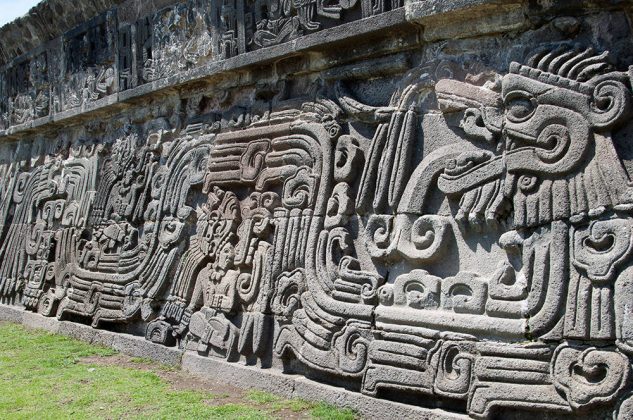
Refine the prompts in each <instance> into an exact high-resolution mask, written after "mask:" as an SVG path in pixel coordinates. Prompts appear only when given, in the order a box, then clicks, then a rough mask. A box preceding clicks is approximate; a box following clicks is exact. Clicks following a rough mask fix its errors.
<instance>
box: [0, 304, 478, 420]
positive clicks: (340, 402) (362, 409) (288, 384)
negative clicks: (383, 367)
mask: <svg viewBox="0 0 633 420" xmlns="http://www.w3.org/2000/svg"><path fill="white" fill-rule="evenodd" d="M0 321H5V322H13V323H16V324H22V325H24V326H26V327H28V328H33V329H41V330H45V331H49V332H52V333H55V334H61V335H64V336H68V337H72V338H75V339H78V340H82V341H85V342H88V343H92V344H97V345H102V346H106V347H111V348H113V349H115V350H117V351H119V352H121V353H123V354H126V355H128V356H133V357H143V358H148V359H152V360H154V361H157V362H159V363H163V364H166V365H170V366H178V367H180V368H181V369H182V370H183V371H185V372H188V373H191V374H192V375H194V376H200V377H206V378H209V377H220V378H222V379H223V380H224V381H226V383H227V384H230V385H233V386H237V387H240V388H246V389H260V390H264V391H269V392H273V393H275V394H278V395H280V396H282V397H284V398H301V399H304V400H307V401H323V402H326V403H329V404H332V405H335V406H338V407H348V408H351V409H353V410H355V411H356V412H358V413H359V414H360V415H362V416H363V417H364V418H367V419H385V418H395V419H400V418H408V419H447V420H449V419H450V420H453V419H467V418H468V417H467V416H465V415H460V414H454V413H449V412H446V411H443V410H440V409H428V408H422V407H416V406H410V405H406V404H401V403H397V402H393V401H388V400H382V399H378V398H372V397H369V396H366V395H363V394H360V393H356V392H352V391H347V390H345V389H343V388H339V387H335V386H331V385H325V384H321V383H318V382H314V381H312V380H310V379H307V378H305V377H303V376H299V375H290V374H284V373H281V372H279V371H275V370H274V369H260V368H257V367H252V366H245V365H242V364H239V363H229V362H226V361H224V360H220V359H215V358H211V357H202V356H199V355H198V354H195V353H193V352H190V351H187V352H183V351H181V350H178V349H175V348H170V347H165V346H161V345H159V344H155V343H152V342H150V341H147V340H145V339H144V338H143V337H137V336H134V335H130V334H121V333H114V332H110V331H105V330H98V329H94V328H92V327H90V326H88V325H82V324H76V323H73V322H68V321H58V320H57V319H55V318H47V317H44V316H42V315H39V314H35V313H32V312H26V311H24V310H23V309H21V308H16V307H11V306H7V305H2V304H0Z"/></svg>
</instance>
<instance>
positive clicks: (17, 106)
mask: <svg viewBox="0 0 633 420" xmlns="http://www.w3.org/2000/svg"><path fill="white" fill-rule="evenodd" d="M449 3H451V2H449V1H444V2H430V1H429V2H420V3H419V4H416V3H415V2H412V3H409V4H407V16H408V19H410V20H415V22H417V23H421V24H422V25H423V26H416V25H413V24H412V23H411V22H407V20H406V19H405V18H404V16H405V15H404V13H401V9H400V7H401V6H402V4H401V3H398V2H371V1H369V2H366V1H364V0H362V1H359V2H353V1H348V2H343V1H334V2H322V1H317V2H312V1H308V2H283V1H281V2H276V1H259V2H258V1H252V2H242V1H237V0H235V1H228V0H227V1H222V2H211V1H201V0H200V1H188V2H181V3H178V4H175V5H169V6H168V7H166V8H163V9H161V8H159V7H156V10H154V9H151V8H149V9H151V10H146V11H145V12H147V13H146V15H143V16H139V14H140V13H141V12H140V9H134V8H132V9H130V7H131V6H130V5H131V4H135V3H134V2H128V3H126V4H127V6H126V5H121V6H119V8H116V9H110V10H108V11H105V12H103V13H101V14H98V15H97V16H95V17H94V18H93V19H92V20H90V21H88V22H85V23H84V24H83V25H81V26H80V27H78V28H75V29H73V30H71V31H69V32H67V33H66V34H64V35H63V36H62V37H61V38H58V39H56V40H53V41H51V42H50V44H47V45H44V46H42V47H39V49H35V50H33V52H31V53H29V54H27V55H24V56H21V57H18V58H16V59H14V60H13V61H11V62H10V63H9V64H7V65H6V66H5V67H4V68H3V69H2V72H1V73H0V77H1V78H2V79H1V80H2V89H3V90H2V95H1V96H0V101H1V103H2V104H3V105H2V107H3V108H2V115H3V118H4V119H3V122H2V123H0V124H4V126H3V127H0V128H4V129H6V132H5V135H4V137H3V138H2V140H3V141H2V143H1V144H0V160H1V162H0V172H1V173H2V178H1V182H2V183H1V184H0V193H1V196H2V202H1V205H0V220H1V221H0V240H1V241H0V261H1V263H0V296H1V297H2V301H3V302H5V303H10V304H15V305H23V306H24V308H25V309H26V310H28V311H36V312H39V313H41V314H43V315H45V316H50V317H53V316H55V317H57V318H59V319H61V320H69V321H73V322H82V323H89V324H91V325H92V326H94V327H95V328H97V327H98V328H105V329H110V330H113V331H127V332H133V333H135V334H137V335H145V338H146V339H147V340H149V341H152V342H155V343H160V344H163V345H165V346H178V347H179V348H180V349H184V350H187V351H188V352H189V353H187V354H195V353H197V354H199V355H201V356H204V357H213V358H220V359H225V360H227V361H229V362H241V363H246V364H249V365H253V366H259V367H262V368H269V367H272V368H274V369H278V370H282V371H284V372H287V373H298V374H302V375H305V376H307V377H308V378H311V379H315V380H318V381H322V382H326V383H330V384H336V385H342V386H345V387H346V388H348V389H350V390H353V391H358V392H362V393H364V394H367V395H371V396H376V397H378V398H390V399H395V400H399V401H403V402H406V403H408V404H418V405H423V406H427V407H440V408H443V409H446V410H449V411H451V412H460V413H466V414H468V415H470V416H472V417H475V418H488V417H494V416H503V417H510V416H511V417H512V418H515V417H516V418H523V417H525V416H529V415H530V414H525V413H526V412H528V411H538V412H541V413H543V415H547V416H550V417H551V418H557V417H566V416H576V417H577V416H584V417H595V418H603V417H604V416H615V417H617V418H622V419H625V418H630V417H631V416H633V411H632V407H633V403H631V398H630V393H631V373H630V370H631V367H630V364H631V360H630V356H631V355H632V354H631V351H632V349H633V326H632V321H631V315H632V314H631V312H632V310H631V298H632V294H633V286H632V284H631V283H632V282H631V280H630V274H631V273H632V271H631V270H632V268H631V267H632V265H631V258H632V255H631V254H632V252H633V251H632V250H633V241H632V239H631V238H632V235H631V229H632V228H633V224H632V218H631V212H632V211H633V187H631V185H632V184H631V176H630V173H631V170H632V169H633V167H632V161H631V159H632V158H633V154H632V153H631V146H630V145H629V143H630V138H631V135H632V133H633V131H632V126H631V124H632V123H631V117H632V114H631V101H632V97H631V96H632V81H631V70H630V67H629V66H630V65H631V64H633V57H631V56H630V55H631V54H630V51H632V50H633V49H632V48H631V47H633V45H632V38H631V28H630V24H629V20H628V12H629V10H628V9H627V7H625V6H623V5H618V4H617V2H611V3H612V4H610V5H609V6H608V7H606V6H604V5H602V6H601V5H596V4H595V3H591V2H579V7H577V8H576V9H574V10H575V11H573V10H570V9H569V8H568V5H563V6H561V5H557V4H556V2H553V4H552V5H549V6H547V7H546V6H542V7H540V8H539V7H535V6H534V4H532V3H531V2H527V3H523V2H520V1H516V2H506V4H505V5H504V7H501V6H499V3H503V2H495V1H479V2H473V3H471V4H464V2H454V4H449ZM162 6H164V5H161V7H162ZM580 6H582V7H580ZM517 11H520V13H518V14H517ZM381 14H383V15H384V16H387V17H385V18H384V19H382V20H372V18H371V16H374V15H381ZM484 15H485V20H481V21H482V22H485V25H482V26H477V27H473V29H472V30H471V31H470V32H468V29H467V26H464V25H466V24H468V23H469V24H471V25H476V24H477V22H478V21H480V19H484V18H483V17H482V16H484ZM440 21H441V22H444V23H442V24H441V25H440V24H439V23H438V22H440ZM377 22H378V23H377ZM457 23H459V25H457ZM370 24H376V25H377V26H376V28H375V33H373V34H372V26H369V27H367V25H370ZM337 25H342V26H340V28H343V29H340V28H338V27H336V26H337ZM378 25H382V26H380V27H379V26H378ZM451 25H454V26H451ZM346 30H348V31H349V34H350V37H352V38H350V40H349V41H347V42H346V41H345V39H344V36H343V37H341V34H343V35H344V32H341V31H346ZM360 33H362V34H366V37H358V36H355V34H356V35H358V34H360ZM443 34H444V35H443ZM446 34H451V38H443V37H445V36H446ZM334 39H335V40H336V41H334ZM301 42H303V44H301V45H303V46H302V47H301V48H299V49H297V50H296V51H294V50H293V45H295V46H296V45H299V44H300V43H301ZM276 46H279V48H280V50H275V51H276V52H275V51H273V50H272V49H271V48H272V47H276ZM271 51H273V53H271ZM269 53H270V54H276V55H267V54H269ZM240 57H248V58H244V60H245V61H244V62H242V63H240V62H239V61H235V60H239V59H240ZM258 59H260V61H258ZM231 60H233V61H231ZM249 60H250V61H249ZM236 63H237V64H236ZM238 67H239V70H237V68H238ZM143 86H149V87H148V88H147V90H143V89H144V88H143ZM126 90H131V91H134V92H136V93H135V95H136V96H134V97H132V96H129V97H128V96H126V95H125V91H126ZM91 104H93V105H95V104H98V105H99V106H100V107H101V108H102V109H103V110H105V111H104V112H101V113H91V112H92V108H91V106H93V105H91ZM95 106H96V105H95ZM108 110H110V115H105V113H106V112H107V111H108ZM71 111H72V115H71ZM47 118H48V119H50V120H46V119H47ZM42 119H44V120H42ZM38 121H40V122H38ZM36 123H37V124H36ZM65 328H66V327H65ZM68 328H69V327H68ZM113 342H114V343H119V342H120V343H121V344H120V345H121V346H125V345H127V344H126V343H128V341H125V340H124V339H123V338H121V339H119V338H117V336H114V338H113ZM134 345H136V344H134ZM164 355H165V356H164V358H167V359H169V358H172V357H176V358H177V357H179V353H178V352H171V351H166V352H165V353H164ZM185 357H188V356H186V355H185ZM196 357H197V356H196ZM170 360H171V359H170ZM191 360H194V359H191ZM195 360H199V359H197V358H196V359H195ZM447 412H448V411H447ZM532 415H533V414H532ZM618 416H619V417H618Z"/></svg>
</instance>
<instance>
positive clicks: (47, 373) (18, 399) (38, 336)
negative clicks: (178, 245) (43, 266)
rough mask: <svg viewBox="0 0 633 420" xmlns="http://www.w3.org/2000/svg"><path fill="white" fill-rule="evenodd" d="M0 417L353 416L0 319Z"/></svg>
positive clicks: (259, 417)
mask: <svg viewBox="0 0 633 420" xmlns="http://www.w3.org/2000/svg"><path fill="white" fill-rule="evenodd" d="M0 418H1V419H56V418H73V419H84V418H85V419H88V418H89V419H94V418H109V419H110V418H113V419H114V418H116V419H118V418H170V419H171V418H177V419H182V418H195V419H200V418H213V419H274V418H283V419H288V418H291V419H309V418H316V419H332V420H334V419H336V420H338V419H340V420H348V419H350V420H351V419H354V418H357V416H356V415H355V414H354V412H352V411H351V410H349V409H338V408H335V407H332V406H330V405H327V404H322V403H321V404H314V403H309V402H306V401H302V400H297V399H294V400H285V399H282V398H279V397H277V396H275V395H273V394H270V393H267V392H262V391H247V390H241V389H237V388H233V387H231V386H228V385H225V384H221V383H218V382H212V381H207V380H204V379H196V378H192V377H190V376H189V375H186V374H185V373H183V372H181V371H180V370H178V369H174V368H169V367H165V366H162V365H160V364H157V363H154V362H152V361H149V360H145V359H138V358H131V357H127V356H124V355H120V354H117V353H116V352H115V351H114V350H111V349H108V348H103V347H97V346H93V345H90V344H86V343H84V342H81V341H78V340H74V339H71V338H67V337H63V336H60V335H55V334H50V333H47V332H44V331H34V330H28V329H25V328H23V327H22V326H19V325H15V324H8V323H0Z"/></svg>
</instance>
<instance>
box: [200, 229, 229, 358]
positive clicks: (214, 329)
mask: <svg viewBox="0 0 633 420" xmlns="http://www.w3.org/2000/svg"><path fill="white" fill-rule="evenodd" d="M232 237H234V235H230V237H229V238H228V239H227V241H226V242H225V243H224V244H222V245H221V246H220V247H219V251H218V252H217V254H216V257H215V259H214V260H213V261H212V262H211V263H209V264H208V265H207V267H206V269H203V270H202V271H201V272H200V275H199V276H198V282H197V283H196V286H195V288H194V291H193V296H192V300H191V304H190V305H189V308H188V312H189V313H192V315H191V320H190V321H189V340H196V341H197V342H198V346H197V350H198V351H199V352H207V351H208V350H209V348H210V347H212V348H214V349H215V350H217V351H220V352H221V353H224V354H225V355H226V356H227V357H229V356H230V353H231V350H232V349H233V347H234V344H235V339H236V337H237V332H238V330H237V328H236V327H235V325H233V324H232V323H231V322H230V321H229V320H228V319H227V317H226V314H230V313H232V312H234V310H235V306H236V305H235V303H236V286H237V280H238V277H239V275H240V271H239V270H238V269H236V268H235V246H234V245H233V244H232V243H231V239H232Z"/></svg>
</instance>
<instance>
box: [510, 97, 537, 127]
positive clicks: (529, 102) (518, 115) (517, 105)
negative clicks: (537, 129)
mask: <svg viewBox="0 0 633 420" xmlns="http://www.w3.org/2000/svg"><path fill="white" fill-rule="evenodd" d="M505 106H506V116H507V117H508V120H510V121H512V122H515V123H520V122H523V121H525V120H527V119H529V118H530V117H531V116H532V115H533V114H534V111H536V107H537V106H538V103H537V102H536V99H535V98H534V97H533V96H531V95H530V94H529V93H527V92H523V91H514V92H510V93H509V94H508V95H507V96H506V98H505Z"/></svg>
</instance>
